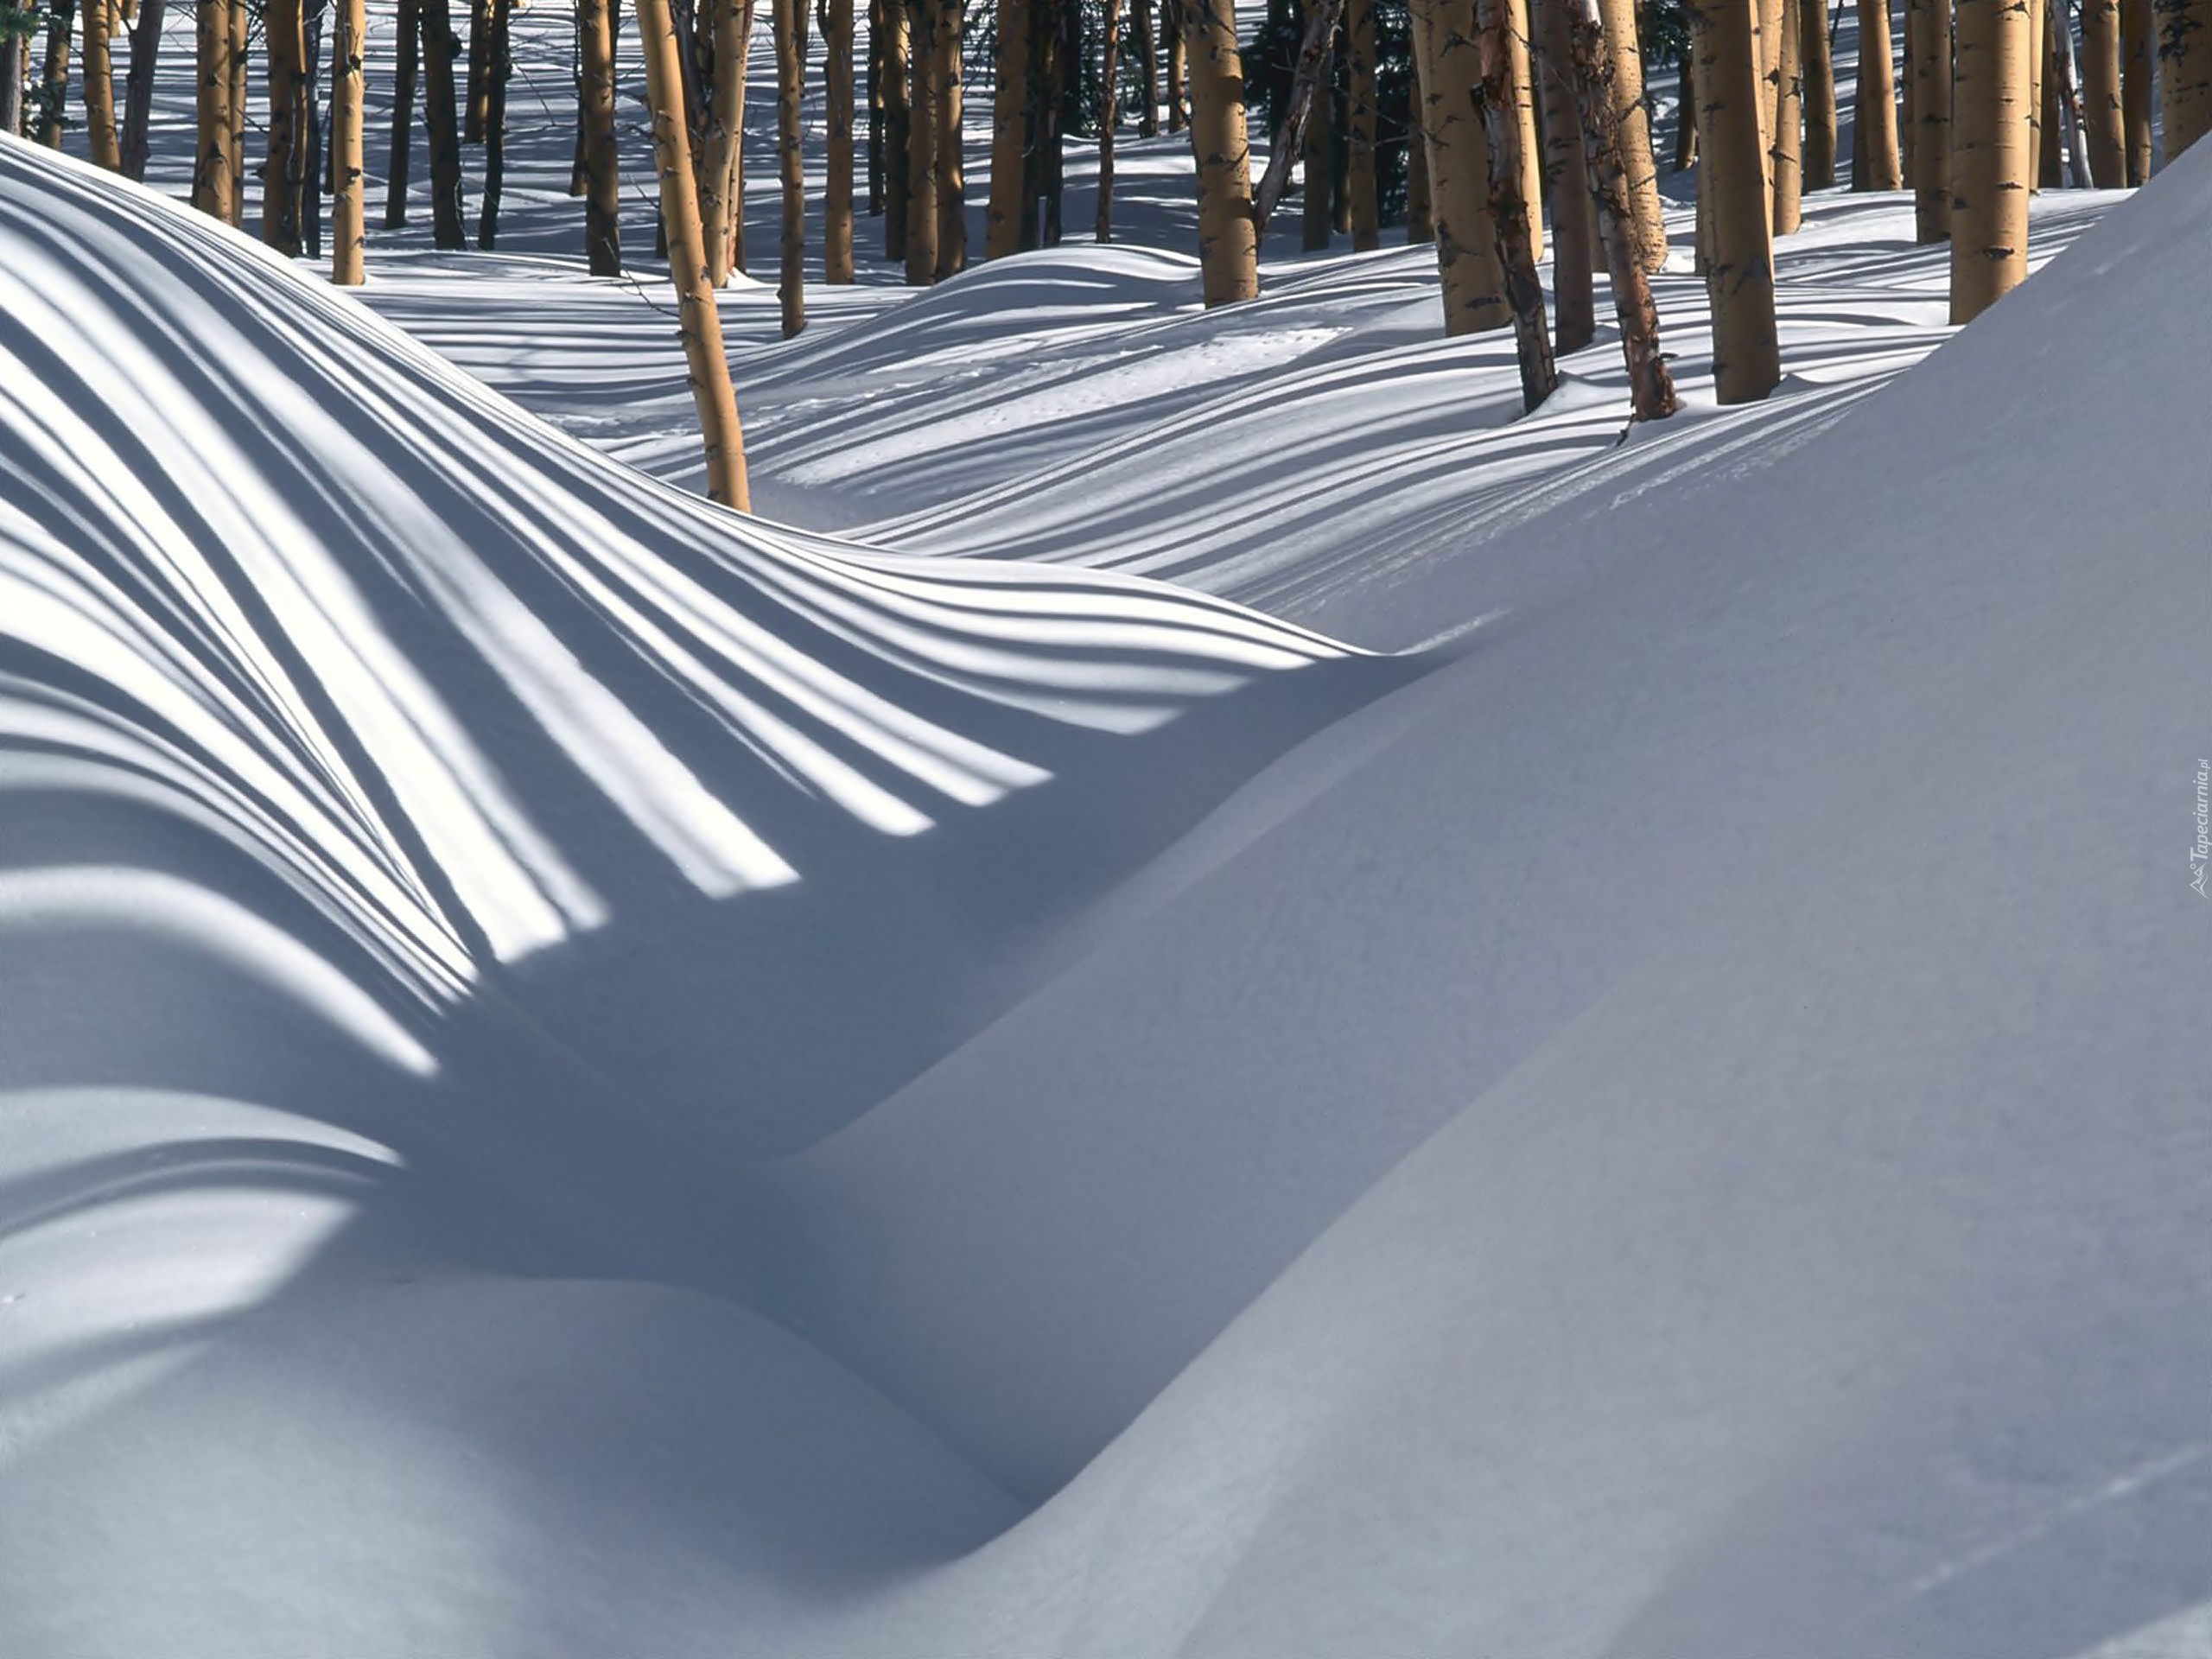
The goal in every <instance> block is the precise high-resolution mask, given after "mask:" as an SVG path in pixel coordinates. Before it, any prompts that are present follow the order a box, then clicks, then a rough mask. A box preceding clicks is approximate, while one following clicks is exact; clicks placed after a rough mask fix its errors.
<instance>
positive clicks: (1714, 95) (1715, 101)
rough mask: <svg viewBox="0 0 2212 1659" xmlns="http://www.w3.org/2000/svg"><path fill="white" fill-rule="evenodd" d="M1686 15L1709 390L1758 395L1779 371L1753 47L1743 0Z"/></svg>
mask: <svg viewBox="0 0 2212 1659" xmlns="http://www.w3.org/2000/svg"><path fill="white" fill-rule="evenodd" d="M1692 21H1693V27H1694V31H1695V33H1694V48H1693V49H1694V51H1695V52H1696V54H1697V55H1698V71H1699V75H1700V81H1699V88H1698V91H1699V97H1698V111H1697V117H1698V152H1699V156H1700V161H1699V168H1700V173H1701V175H1702V176H1703V181H1704V183H1705V186H1706V194H1705V197H1704V201H1705V215H1706V219H1705V222H1706V226H1707V264H1706V275H1705V285H1706V293H1707V296H1708V297H1709V298H1710V299H1711V301H1712V303H1713V390H1714V392H1715V395H1716V396H1717V397H1719V401H1720V402H1722V403H1724V404H1748V403H1756V402H1758V400H1759V399H1760V398H1762V397H1765V396H1766V395H1767V393H1768V392H1770V391H1773V390H1774V388H1775V386H1776V385H1777V383H1778V382H1779V381H1780V380H1781V378H1782V359H1781V350H1780V347H1779V345H1778V343H1777V334H1776V328H1775V315H1774V250H1773V245H1772V244H1771V242H1770V238H1769V237H1768V233H1767V207H1768V204H1767V199H1766V195H1767V193H1766V169H1765V168H1764V167H1763V166H1762V165H1761V164H1760V160H1759V153H1758V147H1759V120H1758V96H1759V92H1758V43H1757V42H1756V41H1754V40H1753V39H1752V38H1751V10H1750V8H1749V7H1748V6H1746V5H1745V4H1743V3H1742V0H1698V3H1697V5H1696V7H1695V10H1694V12H1693V14H1692ZM1862 61H1863V60H1862ZM1865 85H1866V81H1865V79H1864V77H1863V75H1862V79H1861V86H1865Z"/></svg>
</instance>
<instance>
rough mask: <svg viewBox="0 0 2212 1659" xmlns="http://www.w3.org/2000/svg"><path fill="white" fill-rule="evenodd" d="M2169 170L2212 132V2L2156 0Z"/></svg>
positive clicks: (2160, 92)
mask: <svg viewBox="0 0 2212 1659" xmlns="http://www.w3.org/2000/svg"><path fill="white" fill-rule="evenodd" d="M2152 3H2153V7H2154V10H2155V12H2156V16H2157V19H2158V94H2159V98H2160V99H2161V101H2162V103H2163V104H2164V109H2165V124H2166V133H2165V137H2166V165H2167V166H2168V167H2171V166H2172V165H2173V164H2174V158H2175V157H2176V156H2179V155H2180V154H2181V153H2182V152H2183V150H2185V149H2188V148H2189V147H2190V145H2191V144H2193V143H2196V141H2197V140H2198V139H2200V138H2202V137H2203V136H2204V135H2205V133H2206V132H2207V131H2212V0H2152Z"/></svg>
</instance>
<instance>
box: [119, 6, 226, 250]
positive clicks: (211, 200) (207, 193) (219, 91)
mask: <svg viewBox="0 0 2212 1659" xmlns="http://www.w3.org/2000/svg"><path fill="white" fill-rule="evenodd" d="M104 3H105V0H90V6H89V9H88V10H87V13H86V22H87V24H88V25H90V27H88V28H87V29H86V39H87V40H88V41H89V40H90V39H91V36H92V33H93V31H94V29H97V28H98V27H99V25H98V24H97V23H95V22H93V20H92V15H91V14H92V12H94V11H97V10H99V9H100V8H101V6H102V5H103V4H104ZM196 22H197V25H198V41H199V57H198V62H197V65H196V67H195V73H196V75H197V78H198V86H199V98H198V108H197V114H198V118H199V160H198V162H197V163H196V164H195V166H194V170H193V182H192V205H193V206H194V207H197V208H199V209H200V212H202V213H208V214H211V215H213V217H214V218H216V219H229V218H230V216H231V158H230V154H229V145H230V142H231V7H230V0H199V9H198V11H197V13H196Z"/></svg>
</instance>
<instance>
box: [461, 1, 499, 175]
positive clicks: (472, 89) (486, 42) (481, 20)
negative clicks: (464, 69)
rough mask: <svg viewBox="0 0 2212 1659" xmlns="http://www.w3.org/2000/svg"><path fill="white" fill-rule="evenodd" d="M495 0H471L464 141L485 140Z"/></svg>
mask: <svg viewBox="0 0 2212 1659" xmlns="http://www.w3.org/2000/svg"><path fill="white" fill-rule="evenodd" d="M493 3H494V0H469V6H468V79H467V85H466V86H465V87H464V89H463V91H462V94H461V143H464V144H480V143H483V142H484V114H485V111H486V107H487V101H488V99H489V96H490V93H489V88H488V83H487V82H486V79H485V74H484V72H485V70H486V67H489V65H490V63H491V57H492V53H491V34H492V7H493Z"/></svg>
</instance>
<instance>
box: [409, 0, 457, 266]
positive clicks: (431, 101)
mask: <svg viewBox="0 0 2212 1659" xmlns="http://www.w3.org/2000/svg"><path fill="white" fill-rule="evenodd" d="M419 4H420V8H421V11H422V23H423V124H424V126H425V127H426V128H427V129H428V130H429V137H430V239H431V241H432V242H433V243H435V245H437V246H439V247H441V248H465V247H467V245H468V227H467V222H466V220H465V219H464V218H463V216H462V213H461V114H460V111H459V110H458V109H457V108H456V106H455V105H454V84H453V54H454V48H455V46H456V45H457V44H458V42H457V41H455V39H454V32H453V14H452V12H451V11H450V10H448V4H447V0H419Z"/></svg>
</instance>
